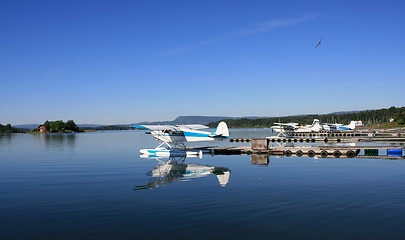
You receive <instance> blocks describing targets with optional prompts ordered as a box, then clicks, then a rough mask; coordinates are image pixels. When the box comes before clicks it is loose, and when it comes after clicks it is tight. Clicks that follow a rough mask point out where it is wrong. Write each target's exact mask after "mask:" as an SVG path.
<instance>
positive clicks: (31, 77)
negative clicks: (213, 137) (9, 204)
mask: <svg viewBox="0 0 405 240" xmlns="http://www.w3.org/2000/svg"><path fill="white" fill-rule="evenodd" d="M404 26H405V1H403V0H401V1H370V0H367V1H327V0H322V1H301V0H297V1H271V0H263V1H255V0H251V1H220V0H213V1H206V0H204V1H197V0H196V1H188V0H187V1H166V0H162V1H154V0H145V1H141V0H137V1H132V0H131V1H83V0H81V1H13V0H3V1H1V2H0V30H1V32H0V89H1V91H0V123H2V124H6V123H11V124H12V125H13V124H27V123H43V122H44V121H45V120H64V121H67V120H68V119H73V120H75V122H76V123H98V124H118V123H134V122H139V121H157V120H172V119H174V118H175V117H177V116H180V115H205V116H233V117H238V116H268V117H270V116H284V115H294V114H306V113H320V114H321V113H329V112H334V111H341V110H364V109H376V108H388V107H390V106H397V107H402V106H405V94H404V93H405V27H404ZM321 38H322V42H321V44H320V45H319V46H318V47H317V48H315V46H316V44H317V43H318V41H319V40H320V39H321Z"/></svg>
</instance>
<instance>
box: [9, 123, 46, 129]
mask: <svg viewBox="0 0 405 240" xmlns="http://www.w3.org/2000/svg"><path fill="white" fill-rule="evenodd" d="M39 125H40V124H39V123H38V124H35V123H32V124H21V125H13V127H16V128H23V129H28V130H31V129H33V128H36V127H38V126H39Z"/></svg>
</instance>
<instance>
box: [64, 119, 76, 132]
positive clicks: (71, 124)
mask: <svg viewBox="0 0 405 240" xmlns="http://www.w3.org/2000/svg"><path fill="white" fill-rule="evenodd" d="M65 129H66V130H70V131H73V132H78V131H79V127H78V126H77V125H76V123H75V122H74V121H73V120H68V121H67V122H66V127H65Z"/></svg>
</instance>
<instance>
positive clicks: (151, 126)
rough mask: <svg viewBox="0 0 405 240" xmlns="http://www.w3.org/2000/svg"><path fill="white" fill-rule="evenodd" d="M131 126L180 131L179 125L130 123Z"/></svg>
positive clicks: (153, 129)
mask: <svg viewBox="0 0 405 240" xmlns="http://www.w3.org/2000/svg"><path fill="white" fill-rule="evenodd" d="M131 127H134V128H140V129H147V130H151V131H161V130H172V131H181V129H180V128H179V127H176V126H172V125H132V126H131Z"/></svg>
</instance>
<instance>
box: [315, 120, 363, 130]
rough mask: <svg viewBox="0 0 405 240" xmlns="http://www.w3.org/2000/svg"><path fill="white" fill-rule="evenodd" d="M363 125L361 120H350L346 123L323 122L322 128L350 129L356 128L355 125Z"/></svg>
mask: <svg viewBox="0 0 405 240" xmlns="http://www.w3.org/2000/svg"><path fill="white" fill-rule="evenodd" d="M361 125H363V123H362V121H351V122H350V123H349V124H348V125H343V124H340V123H323V124H322V128H323V130H327V131H336V130H337V131H352V130H355V129H356V126H361Z"/></svg>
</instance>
